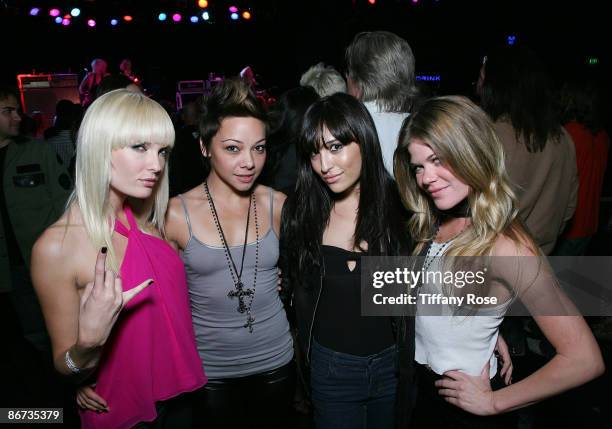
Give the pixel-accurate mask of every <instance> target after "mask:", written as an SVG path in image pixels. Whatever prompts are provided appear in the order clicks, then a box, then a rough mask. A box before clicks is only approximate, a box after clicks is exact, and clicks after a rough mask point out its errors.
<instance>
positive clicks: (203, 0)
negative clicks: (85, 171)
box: [198, 0, 208, 9]
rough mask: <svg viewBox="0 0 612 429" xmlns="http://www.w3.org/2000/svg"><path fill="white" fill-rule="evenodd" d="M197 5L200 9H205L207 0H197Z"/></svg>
mask: <svg viewBox="0 0 612 429" xmlns="http://www.w3.org/2000/svg"><path fill="white" fill-rule="evenodd" d="M198 6H199V7H201V8H202V9H206V8H207V7H208V0H198Z"/></svg>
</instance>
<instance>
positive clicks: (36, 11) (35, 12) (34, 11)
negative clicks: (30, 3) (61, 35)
mask: <svg viewBox="0 0 612 429" xmlns="http://www.w3.org/2000/svg"><path fill="white" fill-rule="evenodd" d="M39 13H40V8H38V7H33V8H32V9H30V15H32V16H38V14H39Z"/></svg>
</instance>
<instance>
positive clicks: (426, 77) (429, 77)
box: [416, 74, 442, 82]
mask: <svg viewBox="0 0 612 429" xmlns="http://www.w3.org/2000/svg"><path fill="white" fill-rule="evenodd" d="M416 80H417V81H423V82H440V81H441V80H442V78H441V77H440V75H439V74H419V75H416Z"/></svg>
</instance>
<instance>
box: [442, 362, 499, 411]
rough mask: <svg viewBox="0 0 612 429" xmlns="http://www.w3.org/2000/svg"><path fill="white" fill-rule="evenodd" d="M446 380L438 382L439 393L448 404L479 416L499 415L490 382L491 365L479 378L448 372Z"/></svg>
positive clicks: (487, 366) (486, 367) (445, 374)
mask: <svg viewBox="0 0 612 429" xmlns="http://www.w3.org/2000/svg"><path fill="white" fill-rule="evenodd" d="M444 377H445V378H444V379H442V380H438V381H436V387H439V388H440V390H439V391H438V393H439V394H440V395H442V396H444V399H445V400H446V401H447V402H450V403H451V404H453V405H455V406H457V407H459V408H461V409H463V410H465V411H467V412H469V413H472V414H476V415H479V416H490V415H493V414H497V411H496V409H495V404H494V401H493V390H491V382H490V381H489V363H488V362H487V364H486V365H485V367H484V368H483V370H482V373H481V374H480V375H479V376H472V375H467V374H465V373H463V372H461V371H447V372H445V373H444Z"/></svg>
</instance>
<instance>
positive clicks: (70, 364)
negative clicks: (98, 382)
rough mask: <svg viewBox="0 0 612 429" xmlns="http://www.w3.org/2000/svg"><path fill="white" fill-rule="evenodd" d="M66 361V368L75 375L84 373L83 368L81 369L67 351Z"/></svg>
mask: <svg viewBox="0 0 612 429" xmlns="http://www.w3.org/2000/svg"><path fill="white" fill-rule="evenodd" d="M64 361H65V362H66V366H67V367H68V369H69V370H70V372H72V373H73V374H80V373H81V372H83V368H79V367H78V366H77V365H76V363H74V361H73V360H72V358H71V357H70V350H66V354H65V355H64Z"/></svg>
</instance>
